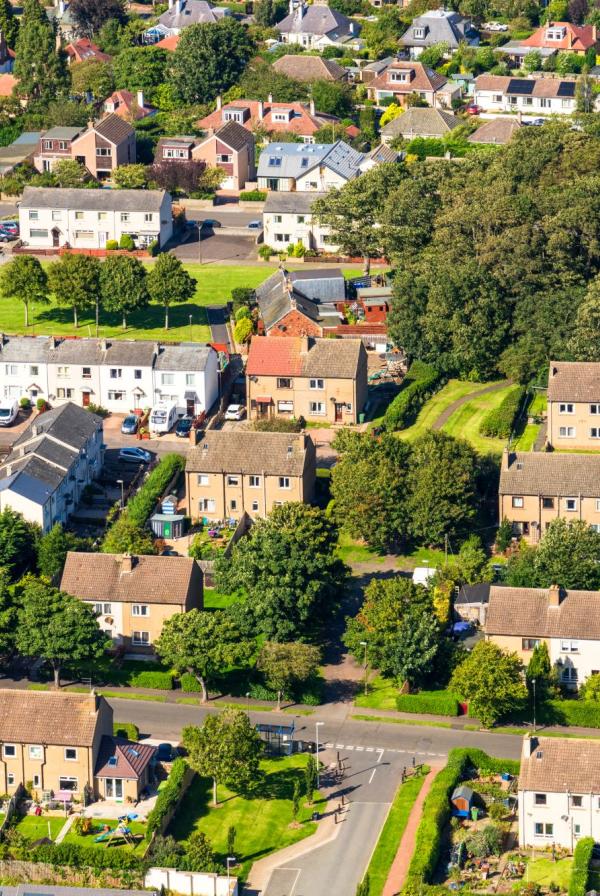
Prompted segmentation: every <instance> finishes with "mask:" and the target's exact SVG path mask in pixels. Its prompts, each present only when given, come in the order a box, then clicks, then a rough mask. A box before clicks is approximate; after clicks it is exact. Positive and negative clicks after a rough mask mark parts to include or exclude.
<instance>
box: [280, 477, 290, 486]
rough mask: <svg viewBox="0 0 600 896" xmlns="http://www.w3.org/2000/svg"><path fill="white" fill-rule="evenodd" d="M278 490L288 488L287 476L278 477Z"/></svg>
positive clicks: (288, 480) (288, 478)
mask: <svg viewBox="0 0 600 896" xmlns="http://www.w3.org/2000/svg"><path fill="white" fill-rule="evenodd" d="M279 488H290V477H289V476H280V477H279Z"/></svg>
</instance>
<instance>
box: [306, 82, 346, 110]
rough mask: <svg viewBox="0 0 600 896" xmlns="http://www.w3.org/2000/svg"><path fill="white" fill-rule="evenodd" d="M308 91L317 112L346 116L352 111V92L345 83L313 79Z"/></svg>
mask: <svg viewBox="0 0 600 896" xmlns="http://www.w3.org/2000/svg"><path fill="white" fill-rule="evenodd" d="M310 92H311V96H312V98H313V100H314V101H315V106H316V108H317V109H318V110H319V112H325V113H326V114H327V115H337V116H338V118H347V117H348V115H350V113H351V112H352V109H353V105H352V94H351V93H350V88H349V87H348V86H347V85H346V84H342V83H340V82H338V81H325V80H319V81H313V83H312V84H311V88H310Z"/></svg>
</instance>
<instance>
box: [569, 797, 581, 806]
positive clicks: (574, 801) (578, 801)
mask: <svg viewBox="0 0 600 896" xmlns="http://www.w3.org/2000/svg"><path fill="white" fill-rule="evenodd" d="M571 805H572V806H573V808H574V809H582V808H583V797H582V796H571Z"/></svg>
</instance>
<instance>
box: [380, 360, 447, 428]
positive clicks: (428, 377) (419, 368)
mask: <svg viewBox="0 0 600 896" xmlns="http://www.w3.org/2000/svg"><path fill="white" fill-rule="evenodd" d="M443 384H444V379H443V377H442V374H441V373H440V371H439V370H436V369H435V367H432V366H431V364H425V362H424V361H413V363H412V364H411V365H410V369H409V371H408V373H407V374H406V376H405V377H404V382H403V383H402V388H401V390H400V392H399V393H398V394H397V395H396V397H395V398H394V399H393V400H392V401H391V402H390V404H389V405H388V409H387V411H386V412H385V415H384V418H383V426H384V427H385V429H386V430H387V432H394V431H395V430H397V429H406V427H407V426H410V425H411V423H414V421H415V420H416V419H417V415H418V413H419V411H420V410H421V408H422V407H423V405H424V404H425V402H426V401H427V400H428V399H429V398H431V396H432V395H433V394H434V392H437V391H438V389H440V388H441V387H442V385H443Z"/></svg>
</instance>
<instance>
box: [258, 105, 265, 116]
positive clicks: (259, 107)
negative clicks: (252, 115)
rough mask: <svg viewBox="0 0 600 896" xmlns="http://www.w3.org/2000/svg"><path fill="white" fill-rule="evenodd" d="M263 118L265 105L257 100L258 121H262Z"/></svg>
mask: <svg viewBox="0 0 600 896" xmlns="http://www.w3.org/2000/svg"><path fill="white" fill-rule="evenodd" d="M264 117H265V104H264V103H263V101H262V100H259V103H258V120H259V121H262V120H263V118H264Z"/></svg>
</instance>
